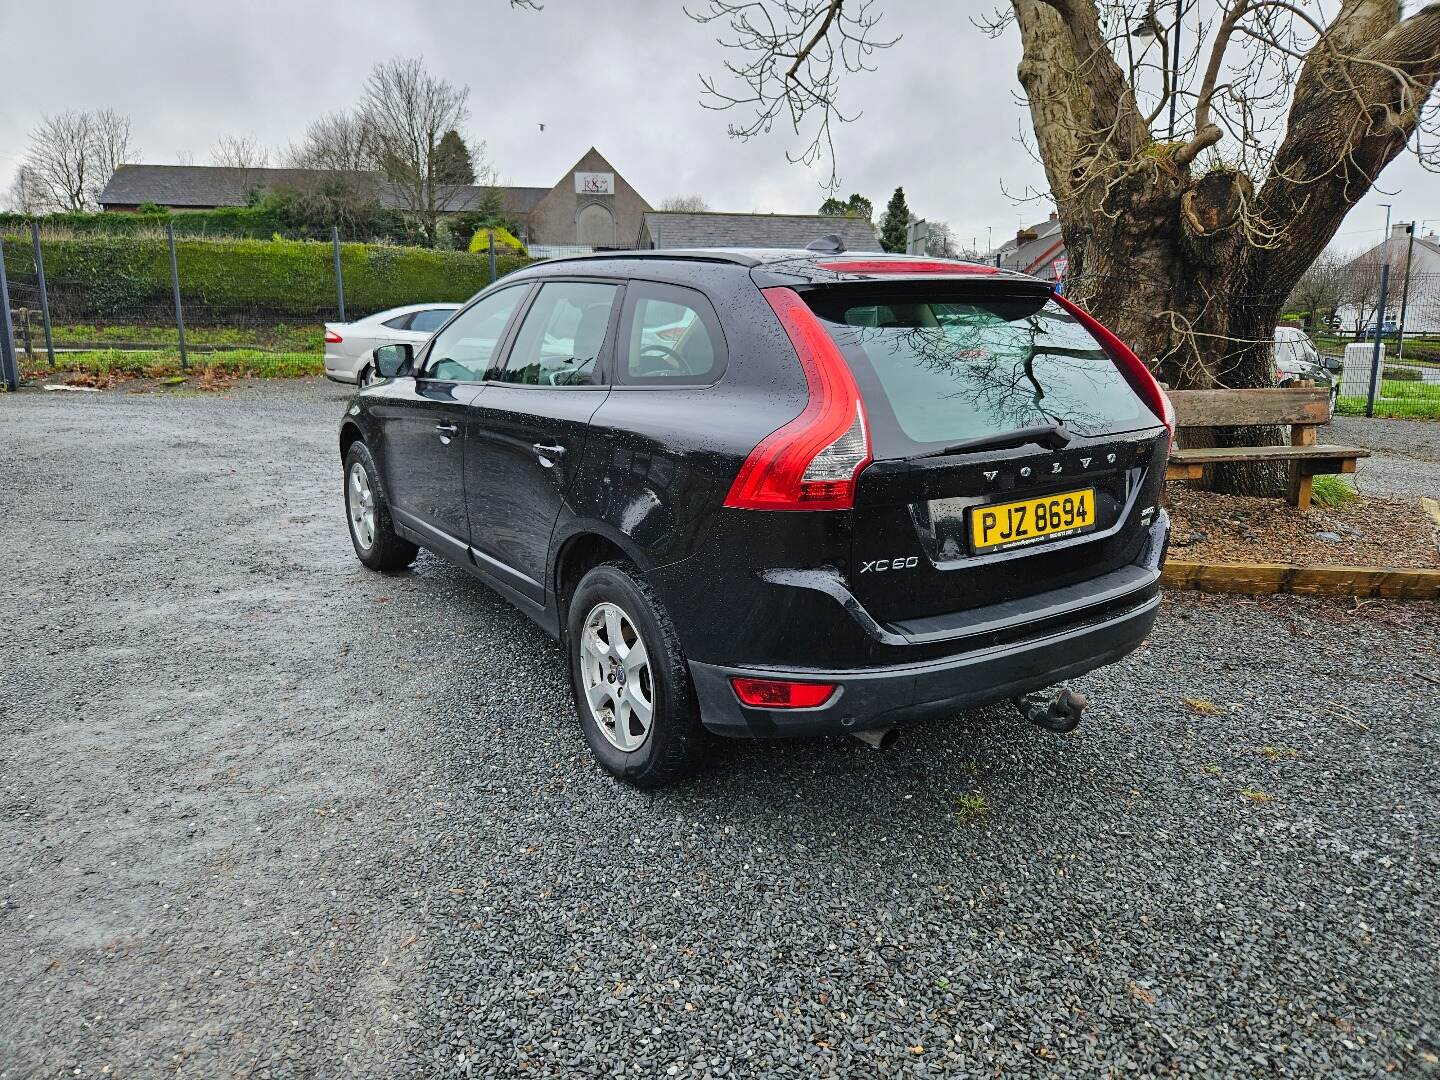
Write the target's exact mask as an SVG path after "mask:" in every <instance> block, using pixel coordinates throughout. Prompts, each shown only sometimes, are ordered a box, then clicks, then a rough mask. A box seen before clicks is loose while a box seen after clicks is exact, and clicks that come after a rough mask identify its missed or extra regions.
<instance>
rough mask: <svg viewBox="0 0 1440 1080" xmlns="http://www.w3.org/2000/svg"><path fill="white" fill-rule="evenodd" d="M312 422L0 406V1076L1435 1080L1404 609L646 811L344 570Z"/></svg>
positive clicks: (509, 630) (437, 623)
mask: <svg viewBox="0 0 1440 1080" xmlns="http://www.w3.org/2000/svg"><path fill="white" fill-rule="evenodd" d="M344 396H345V395H344V393H343V391H340V390H338V389H336V388H332V387H328V386H326V385H323V384H312V383H305V384H291V385H276V386H261V387H247V388H244V389H241V390H237V391H236V392H234V393H232V394H230V395H227V396H225V397H223V398H216V397H200V398H194V397H182V396H171V397H146V396H128V395H124V394H116V393H108V394H104V395H78V394H76V395H58V394H56V395H42V394H40V393H33V392H32V393H24V394H21V395H19V396H18V397H14V398H8V399H6V398H0V413H3V432H4V435H5V438H4V439H3V441H0V476H3V477H4V482H5V485H6V487H5V494H4V497H3V498H4V510H5V515H6V520H7V521H8V522H10V523H13V526H14V527H12V529H11V531H10V533H9V534H8V535H9V536H10V537H11V538H12V542H11V543H10V544H8V545H6V547H7V553H6V554H7V560H8V562H9V565H10V566H11V570H10V580H9V581H8V582H7V584H8V585H9V586H10V587H9V588H7V589H6V590H5V591H4V593H3V595H0V649H3V653H4V655H5V656H6V657H7V658H10V659H9V662H7V663H6V664H4V665H0V825H3V828H0V845H3V846H0V852H3V855H0V950H3V955H5V956H6V958H7V963H6V964H5V965H4V967H3V969H0V1002H4V1007H3V1008H0V1077H4V1078H6V1080H9V1078H12V1077H14V1078H19V1077H26V1078H29V1077H32V1076H34V1077H49V1076H59V1075H61V1074H63V1075H65V1076H72V1075H74V1076H101V1075H107V1076H119V1077H132V1076H133V1077H150V1076H176V1077H202V1076H237V1075H243V1076H256V1077H299V1076H325V1077H338V1076H347V1077H348V1076H361V1077H382V1076H383V1077H392V1076H432V1075H497V1076H514V1075H525V1076H550V1075H554V1076H566V1077H573V1076H621V1075H627V1076H630V1075H633V1076H692V1075H716V1076H744V1077H776V1076H778V1077H811V1076H837V1077H861V1076H891V1075H913V1076H925V1075H955V1076H978V1075H986V1076H990V1075H1001V1074H1005V1075H1012V1076H1017V1075H1022V1076H1023V1075H1040V1074H1043V1075H1046V1076H1086V1077H1102V1076H1123V1077H1147V1076H1225V1077H1237V1076H1264V1077H1272V1076H1295V1077H1312V1076H1317V1075H1334V1076H1345V1077H1358V1076H1376V1075H1381V1074H1382V1073H1385V1072H1386V1071H1387V1070H1389V1071H1391V1072H1393V1073H1394V1074H1396V1075H1403V1076H1420V1075H1426V1074H1427V1073H1434V1072H1435V1070H1436V1062H1437V1055H1440V1034H1437V1032H1440V974H1437V968H1436V964H1435V956H1436V951H1437V945H1440V929H1437V927H1440V898H1437V896H1436V893H1435V888H1434V885H1435V881H1436V878H1437V872H1440V851H1437V845H1436V843H1435V838H1436V836H1437V833H1440V775H1437V772H1436V769H1435V762H1436V760H1437V754H1440V681H1436V680H1437V655H1440V617H1437V616H1440V611H1437V608H1436V607H1435V606H1434V605H1420V604H1409V605H1407V604H1401V603H1390V602H1372V603H1367V604H1364V605H1361V606H1359V607H1355V606H1354V605H1352V604H1348V603H1347V604H1342V603H1334V602H1326V601H1318V600H1304V599H1300V598H1293V597H1277V598H1269V599H1265V600H1261V601H1251V600H1244V599H1236V598H1216V597H1204V596H1198V595H1182V596H1176V597H1174V598H1172V599H1170V600H1169V601H1167V603H1166V606H1165V610H1164V612H1163V614H1162V617H1161V622H1160V624H1159V626H1158V628H1157V631H1156V633H1155V635H1154V636H1153V638H1152V639H1151V640H1150V642H1149V643H1148V644H1147V645H1146V646H1145V647H1144V648H1142V649H1141V650H1140V651H1139V652H1138V653H1137V654H1136V655H1134V656H1133V657H1131V658H1129V659H1128V660H1126V661H1125V662H1123V663H1121V664H1119V665H1116V666H1115V667H1113V668H1110V669H1107V670H1105V671H1103V672H1100V673H1097V674H1095V675H1093V676H1090V677H1088V678H1086V679H1084V680H1081V681H1080V684H1079V685H1081V686H1082V687H1083V688H1084V689H1085V690H1086V691H1088V692H1089V693H1090V694H1091V696H1092V698H1093V699H1094V700H1095V703H1096V704H1095V708H1094V710H1093V716H1092V718H1091V719H1090V721H1089V722H1088V724H1087V725H1086V726H1083V727H1082V728H1081V730H1080V732H1079V733H1078V734H1077V735H1075V736H1071V737H1066V738H1057V737H1055V736H1051V735H1047V734H1044V733H1041V732H1039V731H1034V730H1030V729H1027V728H1026V727H1024V726H1022V725H1021V723H1020V722H1018V721H1017V720H1015V719H1013V718H1012V717H1011V716H1010V715H1009V714H1008V712H1007V710H1005V709H991V710H987V711H984V712H980V713H976V714H974V715H971V716H968V717H964V718H959V719H957V720H956V721H955V722H953V723H940V724H932V725H928V726H925V727H922V728H917V729H915V730H912V731H911V732H909V733H908V734H907V736H906V738H905V739H902V741H901V743H900V746H899V748H898V749H896V750H895V751H893V752H891V753H888V754H877V753H873V752H871V751H868V750H866V749H865V748H864V747H862V746H860V745H859V744H858V743H856V742H854V741H853V740H842V739H833V740H822V741H817V742H809V743H795V744H773V743H727V744H724V745H721V746H719V747H718V748H717V749H716V752H715V758H714V762H713V765H712V767H711V768H710V769H709V770H708V771H707V772H706V773H704V774H703V775H702V776H700V777H698V778H696V779H695V780H694V781H692V782H691V783H689V784H687V785H686V786H683V787H681V788H679V789H676V790H672V791H668V792H660V793H652V794H642V793H637V792H633V791H630V790H627V789H623V788H620V787H617V786H616V785H615V784H614V783H612V782H611V781H610V780H608V779H607V778H606V777H604V776H603V775H602V774H600V773H599V771H598V770H597V769H596V768H595V767H593V766H592V765H591V764H590V762H589V759H588V757H587V755H586V752H585V747H584V744H583V741H582V740H581V738H580V736H579V734H578V732H577V730H576V720H575V717H574V715H573V711H572V708H571V706H570V703H569V700H568V696H567V693H566V691H565V687H564V683H563V675H562V665H561V657H560V653H559V650H558V649H557V647H556V646H555V645H553V644H552V643H550V642H549V641H548V640H547V639H546V638H545V637H544V636H543V635H542V634H541V633H540V632H539V631H538V630H536V629H535V628H533V627H532V626H531V625H530V624H529V622H528V621H527V620H525V619H524V618H523V617H521V616H519V615H518V614H515V613H514V612H512V611H510V610H509V609H508V608H506V607H505V606H504V604H503V603H501V602H500V601H499V600H498V599H497V598H496V597H495V596H494V595H493V594H491V593H490V592H488V591H487V590H486V589H485V588H484V587H483V586H481V585H479V584H478V583H477V582H474V581H473V580H471V579H469V578H467V577H466V576H465V575H464V574H463V573H462V572H461V571H459V570H456V569H453V568H451V567H450V566H448V565H446V564H444V563H442V562H440V561H438V560H435V559H433V558H429V557H427V556H422V558H421V560H420V561H419V562H418V563H417V565H416V567H415V569H414V572H413V573H410V574H407V575H404V576H399V577H394V578H384V577H379V576H376V575H373V574H370V573H368V572H366V571H364V570H363V569H362V568H361V567H360V566H359V565H358V564H357V563H356V562H355V560H354V558H353V556H352V555H351V553H350V551H349V546H348V543H347V540H346V537H345V532H344V523H343V518H342V514H341V504H340V498H339V488H340V475H339V466H338V461H337V459H336V455H335V454H334V452H333V450H332V445H333V436H334V429H335V423H336V420H337V418H338V415H339V413H340V411H341V406H342V401H343V399H344ZM1187 699H1188V700H1187Z"/></svg>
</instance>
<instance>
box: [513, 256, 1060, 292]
mask: <svg viewBox="0 0 1440 1080" xmlns="http://www.w3.org/2000/svg"><path fill="white" fill-rule="evenodd" d="M613 261H626V262H629V261H643V262H656V263H664V262H690V263H696V262H711V263H728V264H731V265H734V266H740V267H746V268H749V269H752V270H755V269H763V270H765V271H772V272H775V273H778V274H784V275H786V276H787V277H793V276H799V277H802V278H807V279H809V280H811V281H815V282H830V281H839V280H847V279H863V278H882V279H885V280H890V279H893V278H897V277H902V278H943V279H946V280H956V279H962V280H963V279H966V278H969V279H988V280H993V281H1006V282H1011V281H1013V282H1026V283H1035V282H1039V281H1040V279H1039V278H1035V277H1032V276H1030V275H1029V274H1021V273H1017V272H1015V271H1013V270H1005V269H1002V268H1000V267H996V266H992V265H990V264H989V263H977V262H967V261H964V260H961V259H941V258H932V257H929V256H925V255H900V254H886V253H881V252H873V251H857V252H846V251H816V250H812V249H809V248H642V249H638V250H634V251H597V252H594V253H592V254H585V255H564V256H560V257H557V258H553V259H546V260H545V261H544V262H542V263H536V264H533V265H532V266H531V267H527V268H526V269H527V270H529V269H537V270H539V269H541V268H543V267H549V266H557V265H558V266H584V267H587V268H592V269H595V270H600V269H601V267H602V266H603V265H604V264H606V263H609V262H613ZM522 272H523V271H522ZM1045 284H1046V285H1047V286H1053V282H1046V283H1045Z"/></svg>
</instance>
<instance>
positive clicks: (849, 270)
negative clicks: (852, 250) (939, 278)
mask: <svg viewBox="0 0 1440 1080" xmlns="http://www.w3.org/2000/svg"><path fill="white" fill-rule="evenodd" d="M820 266H822V267H824V268H825V269H826V270H834V271H835V272H836V273H837V274H995V273H998V272H999V271H998V270H997V269H996V268H995V267H993V266H989V265H987V264H986V263H963V262H940V261H939V260H935V259H829V260H827V261H825V262H822V263H820Z"/></svg>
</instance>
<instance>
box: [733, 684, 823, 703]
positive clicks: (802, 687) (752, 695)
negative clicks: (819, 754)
mask: <svg viewBox="0 0 1440 1080" xmlns="http://www.w3.org/2000/svg"><path fill="white" fill-rule="evenodd" d="M730 685H731V686H732V687H733V688H734V689H735V696H736V697H737V698H739V699H740V704H742V705H751V706H754V707H756V708H760V709H813V708H815V707H816V706H817V705H824V704H825V702H827V701H829V700H830V697H831V695H833V694H834V693H835V684H834V683H807V682H791V681H789V680H787V679H741V678H738V677H732V678H731V680H730Z"/></svg>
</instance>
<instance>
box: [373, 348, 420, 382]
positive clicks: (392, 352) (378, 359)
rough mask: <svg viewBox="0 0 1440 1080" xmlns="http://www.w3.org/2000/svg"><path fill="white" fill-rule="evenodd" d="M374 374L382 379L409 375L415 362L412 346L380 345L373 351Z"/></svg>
mask: <svg viewBox="0 0 1440 1080" xmlns="http://www.w3.org/2000/svg"><path fill="white" fill-rule="evenodd" d="M374 355H375V373H376V374H377V375H379V376H380V378H382V379H393V378H395V377H396V376H397V375H409V374H410V367H411V365H412V364H413V363H414V362H415V347H414V346H413V345H381V346H380V347H379V348H378V349H376V350H375V353H374Z"/></svg>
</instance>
